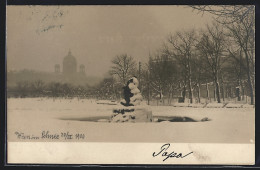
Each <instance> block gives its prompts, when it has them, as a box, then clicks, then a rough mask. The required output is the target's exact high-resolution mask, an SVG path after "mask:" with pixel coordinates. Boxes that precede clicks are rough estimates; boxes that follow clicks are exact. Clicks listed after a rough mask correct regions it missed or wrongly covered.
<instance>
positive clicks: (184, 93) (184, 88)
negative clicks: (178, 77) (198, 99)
mask: <svg viewBox="0 0 260 170" xmlns="http://www.w3.org/2000/svg"><path fill="white" fill-rule="evenodd" d="M185 97H186V86H184V87H183V91H182V102H183V103H184V102H185Z"/></svg>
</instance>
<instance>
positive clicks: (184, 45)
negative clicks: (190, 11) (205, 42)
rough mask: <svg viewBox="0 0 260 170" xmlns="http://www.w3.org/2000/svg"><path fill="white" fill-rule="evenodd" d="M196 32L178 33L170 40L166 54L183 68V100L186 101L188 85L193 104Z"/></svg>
mask: <svg viewBox="0 0 260 170" xmlns="http://www.w3.org/2000/svg"><path fill="white" fill-rule="evenodd" d="M195 40H196V35H195V31H194V30H191V31H186V32H177V33H176V34H175V35H171V36H170V37H169V38H168V42H169V44H170V47H169V48H170V49H166V53H168V54H169V55H171V56H172V57H173V58H175V59H176V60H177V61H178V62H179V64H180V65H181V66H182V70H183V88H184V89H183V93H184V94H183V97H184V98H183V99H185V91H186V85H187V87H188V92H189V99H190V102H191V103H193V85H192V81H193V80H192V69H193V68H192V60H193V58H194V56H195V55H194V52H195V42H196V41H195Z"/></svg>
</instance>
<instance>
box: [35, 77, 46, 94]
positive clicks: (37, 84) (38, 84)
mask: <svg viewBox="0 0 260 170" xmlns="http://www.w3.org/2000/svg"><path fill="white" fill-rule="evenodd" d="M32 88H33V90H34V91H35V93H36V94H37V95H40V94H41V93H42V92H43V90H44V82H43V81H42V80H36V81H34V82H33V83H32Z"/></svg>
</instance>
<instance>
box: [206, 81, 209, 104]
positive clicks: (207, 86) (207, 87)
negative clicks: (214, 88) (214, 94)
mask: <svg viewBox="0 0 260 170" xmlns="http://www.w3.org/2000/svg"><path fill="white" fill-rule="evenodd" d="M206 89H207V99H208V100H209V97H210V96H209V85H208V83H206Z"/></svg>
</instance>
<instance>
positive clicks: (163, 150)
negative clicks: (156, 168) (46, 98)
mask: <svg viewBox="0 0 260 170" xmlns="http://www.w3.org/2000/svg"><path fill="white" fill-rule="evenodd" d="M170 146H171V145H170V144H169V143H166V144H164V145H162V147H161V150H160V151H159V152H158V153H156V152H154V153H153V157H156V156H159V155H161V156H162V157H165V158H164V159H163V161H166V160H167V159H168V158H185V157H186V156H188V155H190V154H192V153H193V152H190V153H187V154H185V155H184V154H183V153H177V152H174V151H172V152H166V151H167V150H168V149H169V147H170Z"/></svg>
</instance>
